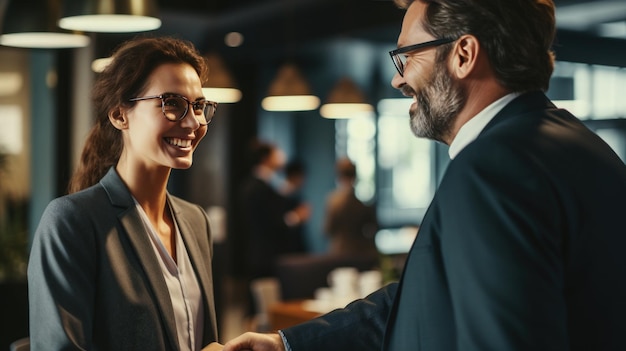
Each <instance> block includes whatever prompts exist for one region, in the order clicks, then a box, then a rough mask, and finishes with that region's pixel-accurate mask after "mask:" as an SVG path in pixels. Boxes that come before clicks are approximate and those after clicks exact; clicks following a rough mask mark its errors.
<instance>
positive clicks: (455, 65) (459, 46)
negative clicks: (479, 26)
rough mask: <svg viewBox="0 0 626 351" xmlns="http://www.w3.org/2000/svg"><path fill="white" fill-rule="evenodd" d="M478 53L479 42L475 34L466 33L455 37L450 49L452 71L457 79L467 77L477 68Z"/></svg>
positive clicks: (479, 50) (479, 49) (479, 52)
mask: <svg viewBox="0 0 626 351" xmlns="http://www.w3.org/2000/svg"><path fill="white" fill-rule="evenodd" d="M480 54H481V48H480V42H479V41H478V39H477V38H476V37H475V36H473V35H469V34H468V35H463V36H462V37H460V38H459V39H457V41H456V43H455V45H454V48H453V49H452V56H451V57H452V73H453V74H454V75H455V76H456V77H457V78H458V79H464V78H467V77H468V76H469V75H470V74H472V72H474V71H475V70H476V69H477V67H476V66H477V62H478V56H479V55H480Z"/></svg>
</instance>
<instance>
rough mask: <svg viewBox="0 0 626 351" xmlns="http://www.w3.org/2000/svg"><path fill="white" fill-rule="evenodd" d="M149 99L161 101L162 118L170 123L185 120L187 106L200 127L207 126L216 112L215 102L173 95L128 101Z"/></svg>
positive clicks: (137, 98) (166, 94)
mask: <svg viewBox="0 0 626 351" xmlns="http://www.w3.org/2000/svg"><path fill="white" fill-rule="evenodd" d="M150 99H161V110H162V111H163V116H165V118H167V120H169V121H172V122H176V121H180V120H181V119H183V118H185V116H186V115H187V112H189V106H191V108H192V111H193V116H194V117H195V118H196V120H197V121H198V123H200V124H201V125H207V124H209V123H211V120H212V119H213V115H214V114H215V110H217V102H214V101H209V100H205V99H201V100H196V101H189V99H187V98H186V97H184V96H182V95H178V94H173V93H163V94H161V95H153V96H142V97H136V98H132V99H130V100H129V101H140V100H150Z"/></svg>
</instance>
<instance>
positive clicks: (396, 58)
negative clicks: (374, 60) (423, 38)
mask: <svg viewBox="0 0 626 351" xmlns="http://www.w3.org/2000/svg"><path fill="white" fill-rule="evenodd" d="M454 40H456V39H450V38H445V39H435V40H431V41H427V42H425V43H419V44H415V45H409V46H405V47H401V48H398V49H395V50H391V51H389V56H391V60H392V61H393V64H394V66H396V69H397V70H398V73H400V77H404V67H405V66H406V56H405V55H402V54H405V53H407V52H410V51H415V50H418V49H424V48H430V47H435V46H439V45H443V44H447V43H451V42H453V41H454Z"/></svg>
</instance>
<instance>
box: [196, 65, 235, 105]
mask: <svg viewBox="0 0 626 351" xmlns="http://www.w3.org/2000/svg"><path fill="white" fill-rule="evenodd" d="M206 60H207V64H208V66H209V79H208V81H207V82H206V84H205V85H204V87H203V88H202V91H203V92H204V97H206V98H207V99H208V100H211V101H217V102H219V103H222V104H223V103H233V102H237V101H239V100H241V91H240V90H239V89H237V86H236V84H235V81H234V79H233V77H232V76H231V75H230V72H229V71H228V69H227V68H226V65H224V61H222V58H221V57H219V56H218V55H217V54H209V55H207V56H206Z"/></svg>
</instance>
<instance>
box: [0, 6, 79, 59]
mask: <svg viewBox="0 0 626 351" xmlns="http://www.w3.org/2000/svg"><path fill="white" fill-rule="evenodd" d="M0 16H1V17H0V18H1V20H2V23H1V25H0V45H4V46H12V47H19V48H29V49H63V48H79V47H85V46H87V45H89V42H90V40H89V37H88V36H86V35H82V34H75V33H70V32H67V31H62V30H60V29H59V28H58V27H57V20H58V19H59V9H58V6H54V4H53V3H52V2H50V1H46V0H19V1H17V0H15V1H9V2H8V5H6V7H5V11H4V12H3V13H0Z"/></svg>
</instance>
